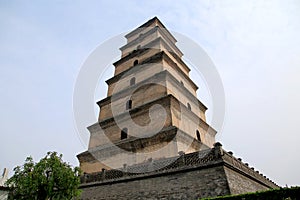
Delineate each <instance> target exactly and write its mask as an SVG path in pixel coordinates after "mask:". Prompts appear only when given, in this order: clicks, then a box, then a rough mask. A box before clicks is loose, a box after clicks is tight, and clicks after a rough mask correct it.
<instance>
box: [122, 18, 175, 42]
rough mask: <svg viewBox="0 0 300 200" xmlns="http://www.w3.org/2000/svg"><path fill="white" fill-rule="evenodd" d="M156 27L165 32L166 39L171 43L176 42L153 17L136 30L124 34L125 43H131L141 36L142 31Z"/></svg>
mask: <svg viewBox="0 0 300 200" xmlns="http://www.w3.org/2000/svg"><path fill="white" fill-rule="evenodd" d="M156 26H157V27H160V28H161V29H162V30H164V31H165V32H166V34H167V36H168V38H169V39H170V40H171V41H172V42H173V43H176V42H177V40H176V39H175V37H174V36H173V35H172V34H171V33H170V32H169V31H168V30H167V29H166V27H165V26H164V25H163V23H162V22H161V21H160V20H159V19H158V18H157V17H153V18H152V19H150V20H149V21H147V22H146V23H144V24H142V25H141V26H139V27H138V28H136V29H134V30H133V31H131V32H130V33H128V34H126V35H125V38H126V39H127V42H131V41H132V40H134V39H135V38H136V37H138V36H139V34H141V33H142V32H143V30H145V29H151V28H153V27H156Z"/></svg>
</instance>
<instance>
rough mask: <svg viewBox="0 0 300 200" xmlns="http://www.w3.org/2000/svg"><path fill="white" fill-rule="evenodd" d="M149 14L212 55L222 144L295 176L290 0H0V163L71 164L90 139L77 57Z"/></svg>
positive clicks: (295, 69) (274, 171) (292, 180)
mask: <svg viewBox="0 0 300 200" xmlns="http://www.w3.org/2000/svg"><path fill="white" fill-rule="evenodd" d="M29 2H30V3H29ZM154 16H157V17H158V18H159V19H160V20H161V21H162V22H163V23H164V24H165V26H166V27H167V28H168V29H170V30H173V31H176V32H179V33H181V34H184V35H186V36H188V37H189V38H191V39H192V40H194V41H196V42H197V43H198V44H199V45H200V46H201V47H202V48H203V49H205V50H206V52H207V53H208V55H209V56H210V57H211V59H212V60H213V62H214V63H215V65H216V68H217V69H218V72H219V74H220V76H221V79H222V81H223V85H224V90H225V96H226V119H225V122H224V126H223V129H222V130H221V131H220V132H219V134H218V136H217V140H218V141H220V142H221V143H222V144H223V147H224V148H225V149H226V150H227V151H229V150H231V151H233V152H234V155H235V156H237V157H241V158H242V159H243V161H245V162H248V163H249V164H250V166H254V167H255V168H256V169H257V170H259V171H260V172H262V173H263V174H264V175H266V176H267V177H269V178H270V179H272V180H273V181H275V182H276V183H278V184H280V185H285V184H288V185H300V173H299V169H300V156H299V155H298V151H299V150H298V143H299V141H300V136H299V133H300V131H299V124H300V117H299V115H298V113H300V104H299V102H300V93H299V91H300V80H299V77H298V76H299V74H300V38H299V35H300V2H299V1H297V0H295V1H287V0H282V1H276V0H274V1H260V0H257V1H224V0H220V1H167V0H166V1H156V0H153V1H138V0H137V1H105V2H104V1H47V2H46V1H6V2H4V1H1V2H0V27H1V31H0V44H1V45H0V76H1V78H0V85H1V86H0V94H1V99H0V110H1V114H0V120H1V126H0V133H1V137H0V138H1V139H0V141H1V144H0V169H1V170H2V169H3V168H4V167H8V168H9V170H10V171H12V169H13V167H14V166H16V165H21V164H22V163H23V162H24V160H25V158H26V156H28V155H32V156H33V157H34V159H35V160H39V159H40V158H41V157H42V156H44V155H45V154H46V152H47V151H58V152H60V153H63V155H64V160H66V161H68V162H70V163H71V164H72V165H78V161H77V159H76V155H77V154H78V153H80V152H82V151H85V150H86V149H87V147H86V146H85V145H84V143H83V142H81V139H80V137H79V135H80V134H78V133H77V132H76V128H75V123H74V118H73V108H72V101H73V99H72V98H73V90H74V85H75V81H76V78H77V75H78V73H79V70H80V68H81V66H82V64H83V63H84V61H85V60H86V59H87V57H88V56H89V55H90V53H91V52H92V51H93V50H94V49H95V48H96V47H97V46H98V45H100V44H101V43H103V42H104V41H106V40H108V39H110V38H111V37H113V36H115V35H118V34H120V33H123V32H127V31H131V30H133V29H134V28H136V27H138V26H139V25H141V24H142V23H144V22H146V21H147V20H149V19H151V18H152V17H154ZM183 53H184V52H183ZM111 69H113V68H111ZM191 73H193V72H191ZM109 76H112V74H110V75H109ZM98 88H99V92H100V90H101V92H104V93H105V92H106V88H107V87H106V84H105V83H104V82H102V83H100V85H99V87H98ZM199 92H200V93H201V91H199ZM96 96H97V94H96ZM204 103H206V102H205V101H204ZM93 122H95V121H91V122H90V123H88V124H87V125H86V126H88V125H90V124H92V123H93Z"/></svg>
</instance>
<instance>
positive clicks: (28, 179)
mask: <svg viewBox="0 0 300 200" xmlns="http://www.w3.org/2000/svg"><path fill="white" fill-rule="evenodd" d="M79 173H80V169H79V168H78V167H75V168H72V167H71V166H70V165H69V164H67V163H65V162H63V160H62V155H61V154H60V155H58V154H57V153H56V152H48V153H47V155H46V156H45V157H44V158H42V159H41V160H40V161H39V162H38V163H34V161H33V159H32V157H28V158H26V160H25V163H24V165H23V166H17V167H15V168H14V175H13V176H12V177H11V178H10V179H9V180H8V181H7V182H6V184H7V186H9V187H10V188H11V190H12V198H13V199H32V200H35V199H36V200H58V199H59V200H65V199H72V198H74V197H78V196H79V195H80V190H79V189H78V187H79V184H80V178H79V175H80V174H79Z"/></svg>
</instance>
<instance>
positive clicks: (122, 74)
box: [105, 48, 198, 90]
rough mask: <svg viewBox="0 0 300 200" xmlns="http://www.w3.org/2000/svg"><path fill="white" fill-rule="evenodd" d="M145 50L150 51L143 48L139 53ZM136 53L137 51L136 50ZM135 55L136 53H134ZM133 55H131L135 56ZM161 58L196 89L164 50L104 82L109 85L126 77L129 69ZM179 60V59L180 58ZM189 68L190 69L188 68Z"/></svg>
mask: <svg viewBox="0 0 300 200" xmlns="http://www.w3.org/2000/svg"><path fill="white" fill-rule="evenodd" d="M146 51H150V49H149V48H148V49H143V50H141V51H140V54H143V53H146ZM137 53H138V52H137ZM135 56H136V55H135ZM135 56H133V57H135ZM162 59H164V60H166V61H167V62H168V63H169V64H170V66H171V67H173V68H174V69H176V70H177V71H178V72H180V74H182V75H183V76H184V78H185V79H186V80H187V81H188V82H189V83H190V84H191V85H192V87H193V89H194V90H197V89H198V86H197V85H196V84H195V83H194V82H193V81H192V80H191V79H190V77H189V76H188V75H186V74H185V73H184V72H183V71H182V69H181V68H180V67H179V66H178V65H177V63H175V62H174V61H173V60H172V59H171V58H170V56H169V55H168V54H166V53H165V52H164V51H161V52H158V53H157V54H155V55H153V56H151V57H149V58H147V59H145V60H143V61H142V62H141V63H140V64H139V65H136V66H132V67H131V68H129V69H127V70H125V71H123V72H121V73H119V74H117V75H115V76H114V77H112V78H110V79H108V80H106V81H105V82H106V83H107V84H108V85H109V84H112V83H115V82H117V81H118V80H120V78H122V77H126V76H127V75H129V73H128V72H129V71H130V72H132V73H133V72H136V71H138V70H140V69H141V68H144V67H147V64H150V63H157V62H158V61H161V60H162ZM180 60H181V59H180ZM189 70H190V69H189Z"/></svg>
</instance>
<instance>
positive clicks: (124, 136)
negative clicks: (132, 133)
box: [121, 128, 128, 140]
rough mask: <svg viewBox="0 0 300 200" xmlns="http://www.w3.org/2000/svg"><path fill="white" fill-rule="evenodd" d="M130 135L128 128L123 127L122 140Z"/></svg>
mask: <svg viewBox="0 0 300 200" xmlns="http://www.w3.org/2000/svg"><path fill="white" fill-rule="evenodd" d="M127 136H128V129H127V128H123V129H122V130H121V140H123V139H126V138H127Z"/></svg>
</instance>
